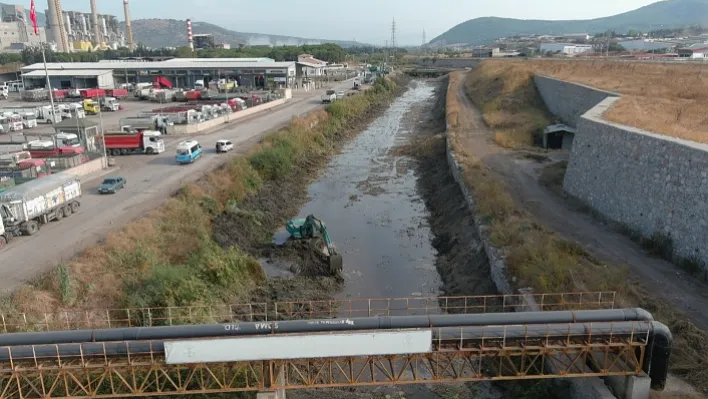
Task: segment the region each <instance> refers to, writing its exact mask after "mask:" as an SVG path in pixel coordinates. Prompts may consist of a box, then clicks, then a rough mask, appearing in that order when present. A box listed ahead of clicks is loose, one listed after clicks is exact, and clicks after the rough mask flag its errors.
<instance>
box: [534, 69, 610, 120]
mask: <svg viewBox="0 0 708 399" xmlns="http://www.w3.org/2000/svg"><path fill="white" fill-rule="evenodd" d="M534 83H536V88H537V89H538V92H539V94H541V98H542V99H543V102H545V103H546V108H548V110H549V111H551V113H552V114H553V115H555V116H557V117H558V118H560V119H561V120H562V121H563V123H565V124H566V125H568V126H572V127H577V126H578V120H579V119H580V117H581V116H582V115H583V114H584V113H586V112H587V111H588V110H589V109H591V108H592V107H594V106H596V105H597V104H598V103H599V102H600V101H602V100H604V99H605V98H607V97H619V94H617V93H612V92H609V91H604V90H598V89H595V88H593V87H589V86H583V85H580V84H577V83H570V82H566V81H563V80H558V79H554V78H551V77H547V76H535V77H534Z"/></svg>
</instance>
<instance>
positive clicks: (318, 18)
mask: <svg viewBox="0 0 708 399" xmlns="http://www.w3.org/2000/svg"><path fill="white" fill-rule="evenodd" d="M655 1H656V0H593V1H588V0H356V1H339V0H307V1H297V0H130V11H131V14H132V18H133V19H141V18H171V19H187V18H192V20H193V21H204V22H209V23H213V24H217V25H220V26H223V27H224V28H228V29H232V30H236V31H242V32H256V33H271V34H280V35H288V36H298V37H306V38H315V39H339V40H352V39H356V40H357V41H361V42H366V43H371V44H383V43H384V41H385V40H388V39H389V37H390V34H391V33H390V28H391V19H392V18H394V17H395V18H396V25H397V32H398V33H397V39H398V42H399V43H400V44H414V45H417V44H420V42H421V39H422V33H423V30H425V31H426V36H427V40H430V39H432V38H434V37H435V36H437V35H439V34H441V33H443V32H445V31H446V30H448V29H449V28H451V27H453V26H455V25H457V24H458V23H460V22H464V21H466V20H468V19H472V18H477V17H487V16H497V17H509V18H523V19H589V18H598V17H604V16H608V15H614V14H618V13H621V12H625V11H629V10H633V9H635V8H639V7H642V6H645V5H647V4H651V3H654V2H655ZM8 2H12V1H8ZM16 2H17V3H23V2H26V3H27V5H26V6H27V7H28V8H29V0H16ZM35 3H36V5H37V10H38V11H39V10H41V11H44V10H45V9H46V8H47V0H35ZM96 3H97V5H98V10H99V11H98V12H99V13H106V14H113V15H117V16H119V18H120V19H121V20H122V19H123V2H122V0H96ZM196 4H199V6H195V5H196ZM62 7H63V8H64V10H75V11H85V12H88V11H89V10H90V6H89V0H62ZM195 33H200V32H198V31H195Z"/></svg>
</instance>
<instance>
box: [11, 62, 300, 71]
mask: <svg viewBox="0 0 708 399" xmlns="http://www.w3.org/2000/svg"><path fill="white" fill-rule="evenodd" d="M293 66H295V61H285V62H237V61H233V62H229V61H226V62H221V61H213V60H210V61H204V62H202V61H198V62H195V61H190V60H189V59H186V61H185V59H179V58H175V59H173V60H169V61H157V62H50V63H47V69H49V70H50V71H52V70H62V71H63V70H71V71H76V70H104V71H106V70H111V71H112V70H115V69H118V70H124V69H130V70H135V69H140V70H146V69H158V70H159V69H175V68H178V69H189V68H194V69H205V68H214V69H219V68H269V69H270V68H273V69H278V68H290V67H293ZM22 71H23V72H25V71H27V72H29V71H42V73H44V64H42V63H37V64H32V65H28V66H25V67H22ZM30 73H31V72H30Z"/></svg>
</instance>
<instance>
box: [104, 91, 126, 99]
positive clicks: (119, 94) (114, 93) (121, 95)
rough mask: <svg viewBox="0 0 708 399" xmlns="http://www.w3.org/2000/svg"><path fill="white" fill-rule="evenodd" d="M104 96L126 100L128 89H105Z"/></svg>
mask: <svg viewBox="0 0 708 399" xmlns="http://www.w3.org/2000/svg"><path fill="white" fill-rule="evenodd" d="M106 96H108V97H115V98H128V89H106Z"/></svg>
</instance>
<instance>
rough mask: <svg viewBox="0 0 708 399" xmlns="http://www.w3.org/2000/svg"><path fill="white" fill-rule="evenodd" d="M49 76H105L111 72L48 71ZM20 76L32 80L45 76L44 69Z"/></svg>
mask: <svg viewBox="0 0 708 399" xmlns="http://www.w3.org/2000/svg"><path fill="white" fill-rule="evenodd" d="M47 72H49V76H90V77H94V76H101V75H105V74H108V73H111V71H107V70H105V69H104V70H101V69H70V70H61V69H59V70H51V69H50V70H49V71H47ZM22 76H24V77H28V78H32V77H42V78H43V77H45V76H46V74H45V72H44V68H42V69H41V70H37V71H32V72H26V73H23V74H22Z"/></svg>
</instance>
